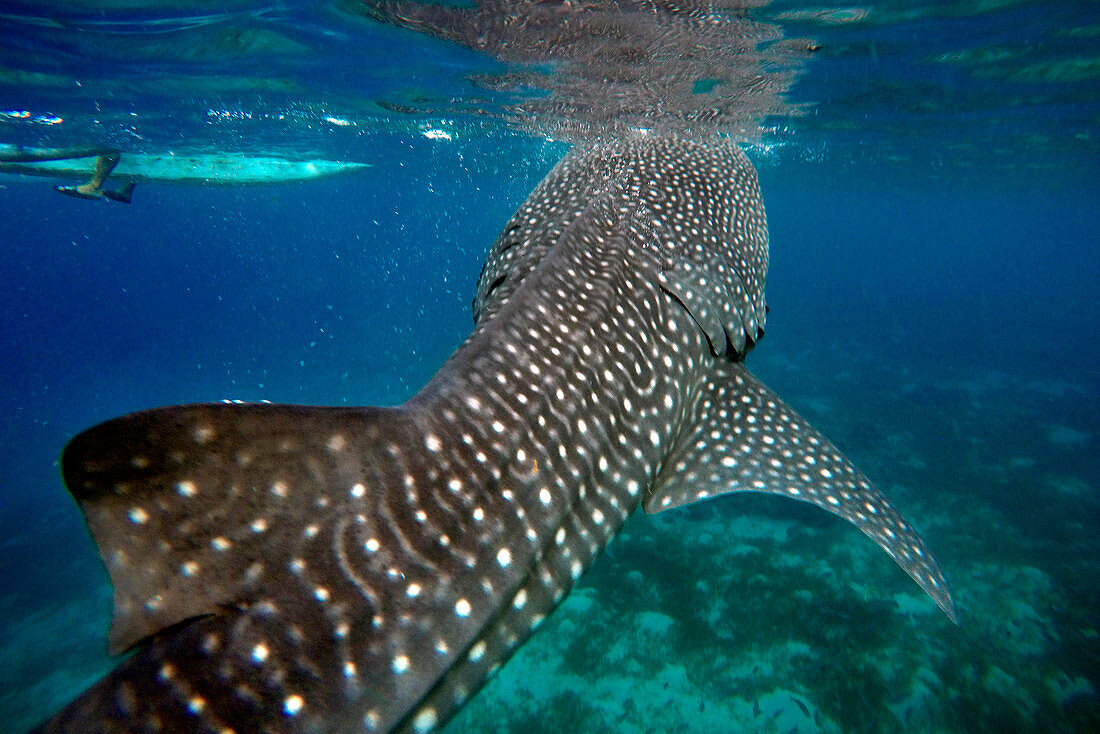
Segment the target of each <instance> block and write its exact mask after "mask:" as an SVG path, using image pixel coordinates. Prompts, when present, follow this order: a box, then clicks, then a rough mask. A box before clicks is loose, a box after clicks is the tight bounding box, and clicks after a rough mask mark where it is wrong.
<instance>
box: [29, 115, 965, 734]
mask: <svg viewBox="0 0 1100 734" xmlns="http://www.w3.org/2000/svg"><path fill="white" fill-rule="evenodd" d="M768 257H769V255H768V230H767V222H766V218H765V214H764V207H763V203H762V201H761V195H760V190H759V184H758V180H757V174H756V172H755V170H754V168H753V166H752V164H751V163H750V161H749V160H748V158H747V157H746V155H745V154H744V152H743V151H742V150H741V149H740V148H739V147H738V146H737V145H736V144H735V143H733V142H732V141H730V140H728V139H725V138H719V137H715V138H713V139H706V140H702V139H694V138H683V137H676V136H660V135H655V134H652V133H649V134H646V133H643V132H638V133H635V134H631V135H624V136H620V137H618V138H616V139H612V140H603V141H598V142H592V143H588V144H583V145H577V146H575V147H574V148H573V149H572V150H571V151H570V152H569V153H567V154H566V155H565V157H564V158H563V159H562V160H561V161H560V162H559V163H558V164H557V165H556V166H555V168H554V169H553V170H552V171H551V172H550V173H549V174H548V175H547V176H546V178H545V179H544V180H543V181H542V182H541V183H540V184H539V185H538V186H537V187H536V188H535V189H534V191H533V192H532V193H531V194H530V196H529V197H528V198H527V200H526V201H525V202H524V203H523V204H522V205H521V206H520V207H519V209H518V210H517V211H516V213H515V215H514V216H513V217H512V218H511V220H510V221H509V222H508V223H507V224H506V226H505V227H504V230H503V232H502V233H501V234H500V235H499V237H498V238H497V240H496V241H495V243H494V244H493V245H492V248H491V250H490V252H489V256H488V259H487V261H486V262H485V265H484V267H483V269H482V271H481V275H480V278H479V281H478V285H477V293H476V297H475V299H474V315H475V327H474V331H473V333H472V334H471V335H470V337H469V338H468V339H467V340H466V341H465V342H464V343H462V345H461V346H460V347H459V348H458V349H457V351H456V352H455V353H454V354H453V355H452V356H451V357H450V358H449V359H448V360H447V362H446V363H445V364H444V365H443V366H442V367H441V368H440V369H439V371H438V372H437V373H436V374H435V375H434V376H433V377H432V378H431V380H430V381H429V382H428V383H427V384H426V385H425V386H424V387H423V388H422V389H421V390H420V391H419V392H417V393H416V394H415V395H414V396H413V397H412V398H411V399H409V400H408V401H407V402H406V403H404V404H403V405H401V406H399V407H393V408H381V407H361V408H348V407H310V406H298V405H276V404H209V405H186V406H176V407H164V408H158V409H153V410H149V411H145V412H140V413H136V414H132V415H128V416H124V417H121V418H117V419H114V420H110V421H108V422H106V423H103V424H100V425H98V426H95V427H93V428H90V429H89V430H87V431H85V432H83V433H81V434H79V435H78V436H76V437H75V438H74V439H73V440H72V441H71V442H70V444H69V445H68V446H67V447H66V449H65V451H64V454H63V457H62V473H63V476H64V480H65V483H66V485H67V487H68V489H69V491H70V492H71V493H72V495H73V497H74V498H75V500H76V502H77V503H78V504H79V506H80V508H81V509H82V511H83V513H84V515H85V517H86V520H87V524H88V527H89V529H90V531H91V533H92V535H93V536H94V538H95V541H96V543H97V544H98V546H99V549H100V551H101V554H102V557H103V560H104V562H105V564H106V566H107V569H108V571H109V574H110V577H111V581H112V584H113V586H114V614H113V621H112V626H111V630H110V635H109V643H110V648H111V650H112V651H113V652H116V653H123V652H130V653H131V654H130V655H129V657H127V658H126V659H125V660H124V662H122V663H121V664H120V666H119V667H118V668H117V669H116V670H114V671H113V672H112V673H110V674H108V675H107V676H106V677H105V678H104V679H102V680H101V681H100V682H98V683H97V684H95V685H93V686H92V687H91V688H90V689H89V690H87V691H86V692H85V693H84V694H82V695H81V696H79V697H78V698H77V699H76V700H75V701H74V702H72V703H71V704H70V705H69V706H67V707H66V708H64V709H63V710H62V711H61V712H60V713H58V714H56V715H55V716H54V717H53V718H51V719H50V720H48V721H47V722H46V723H45V724H43V725H42V726H41V728H40V730H41V731H45V732H116V731H150V732H152V731H157V732H222V733H228V732H238V733H243V732H259V731H264V732H414V733H415V734H426V732H429V731H432V730H434V729H436V728H438V727H439V726H441V725H442V724H443V723H445V722H446V721H447V720H448V719H449V718H450V717H451V716H452V715H453V714H454V713H455V712H456V711H457V710H458V709H459V708H461V706H462V705H463V703H464V702H466V701H467V700H469V699H470V697H471V696H473V695H474V694H475V693H476V692H477V691H478V690H479V688H480V687H481V686H482V685H483V684H484V683H485V681H486V680H487V679H488V678H489V677H490V676H491V675H492V674H493V673H494V672H495V671H496V670H497V669H498V668H499V667H500V666H501V665H502V664H503V663H504V662H505V661H506V660H507V658H508V657H509V656H510V655H511V654H512V653H514V652H515V651H516V649H517V648H518V647H519V646H520V645H521V644H522V643H523V642H524V640H525V639H526V638H527V637H528V636H529V635H530V634H531V633H532V631H533V630H534V629H535V628H537V627H538V625H539V623H540V622H541V621H542V620H543V619H544V618H545V617H546V615H547V614H549V613H550V612H551V611H552V610H553V608H554V607H555V606H556V605H557V604H558V603H559V602H561V600H562V599H563V598H564V597H565V595H566V594H567V593H568V592H569V590H570V589H571V587H573V585H574V584H575V583H576V582H577V580H578V579H579V578H580V577H581V575H582V574H583V573H584V572H585V570H586V569H587V568H588V567H589V565H590V564H591V563H592V562H593V560H594V559H595V558H596V557H597V555H598V554H599V553H600V552H601V550H602V549H603V548H604V546H605V545H606V544H607V543H608V542H609V541H610V539H611V538H613V537H614V536H615V534H616V532H617V531H618V530H619V528H620V527H621V526H622V524H623V523H624V521H625V520H626V519H627V517H628V516H630V515H631V514H632V513H633V512H634V511H635V510H636V509H637V508H638V507H639V506H640V507H642V508H643V509H644V511H645V512H649V513H657V512H662V511H665V510H669V509H672V508H676V507H679V506H682V505H685V504H688V503H691V502H696V501H699V500H704V499H706V498H709V497H714V496H717V495H722V494H726V493H730V492H767V493H774V494H778V495H782V496H786V497H790V498H793V499H796V500H801V501H804V502H810V503H813V504H815V505H817V506H819V507H821V508H824V509H825V510H828V511H829V512H832V513H834V514H836V515H839V516H840V517H843V518H845V519H846V520H849V521H850V522H852V523H853V524H855V526H856V527H857V528H859V530H861V531H862V532H863V533H864V534H865V535H867V536H869V537H870V538H871V539H872V540H873V541H874V542H876V543H877V544H878V545H879V546H881V547H882V548H883V549H884V550H885V551H886V552H887V553H888V554H889V555H890V556H891V557H892V558H893V559H894V560H895V561H896V562H897V563H898V565H900V566H901V568H902V569H903V570H904V571H905V572H906V573H907V574H909V576H911V577H912V579H913V580H914V581H916V583H917V584H919V585H920V586H921V588H923V589H924V590H925V591H926V592H927V593H928V595H929V596H930V597H931V599H932V600H933V601H934V602H935V603H936V604H937V605H938V606H939V607H940V608H941V609H942V610H943V611H944V612H945V613H946V614H947V616H948V617H949V618H951V619H952V620H954V621H957V615H956V611H955V605H954V602H953V600H952V596H951V593H950V591H949V589H948V585H947V582H946V580H945V579H944V576H943V573H942V571H941V569H940V567H939V565H938V564H937V562H936V561H935V559H934V557H933V555H932V553H931V551H930V550H929V549H928V548H927V547H926V545H925V543H924V542H923V541H922V539H921V538H920V537H919V536H918V534H917V533H916V532H915V531H914V529H913V527H912V526H911V525H910V524H909V523H908V522H907V521H906V520H905V519H904V518H903V517H902V515H901V514H900V513H899V512H898V511H897V510H896V509H895V508H894V507H893V506H892V505H891V504H890V503H889V502H888V501H887V499H886V498H885V497H884V496H883V494H882V493H881V492H880V491H879V490H878V489H876V488H875V487H874V486H873V485H872V484H871V483H870V481H869V480H868V479H867V478H866V477H865V476H864V475H863V474H862V473H861V472H860V471H859V470H858V469H856V468H855V467H854V466H853V465H852V464H851V463H850V462H849V461H848V460H847V459H846V458H845V457H844V456H842V455H841V453H840V452H839V451H838V450H837V449H836V448H835V447H834V446H833V444H831V443H830V442H829V441H828V440H827V439H826V438H825V437H824V436H822V435H821V434H820V433H818V431H816V430H815V429H814V428H813V427H812V426H810V425H809V424H808V423H807V422H806V421H805V420H803V419H802V418H801V417H799V415H798V414H797V413H796V412H795V411H794V410H792V409H791V408H790V407H788V406H787V405H786V404H785V403H784V402H783V401H782V400H781V399H780V398H779V397H777V396H776V395H775V394H774V393H772V392H771V390H769V389H768V388H767V387H766V386H765V385H763V384H762V383H761V382H760V381H759V380H758V379H757V378H756V377H754V376H753V375H752V373H751V372H749V370H748V369H747V368H746V355H748V354H749V352H750V350H752V349H753V348H754V346H755V345H756V344H757V342H758V341H759V340H760V338H761V336H762V335H763V333H764V326H765V319H766V316H767V307H766V305H765V301H764V281H765V276H766V273H767V269H768Z"/></svg>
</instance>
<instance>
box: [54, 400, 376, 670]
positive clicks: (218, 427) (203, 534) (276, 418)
mask: <svg viewBox="0 0 1100 734" xmlns="http://www.w3.org/2000/svg"><path fill="white" fill-rule="evenodd" d="M396 412H397V411H391V410H385V409H365V408H360V409H350V408H349V409H345V408H306V407H301V406H289V405H268V404H257V405H226V404H215V405H191V406H178V407H171V408H162V409H158V410H151V411H146V412H142V413H135V414H132V415H129V416H124V417H122V418H117V419H115V420H112V421H108V422H106V423H103V424H100V425H98V426H95V427H94V428H91V429H89V430H87V431H85V432H84V433H81V434H80V435H78V436H76V437H75V438H74V439H73V440H72V441H71V442H70V443H69V445H68V446H67V447H66V449H65V453H64V456H63V458H62V472H63V474H64V478H65V482H66V484H67V486H68V488H69V491H70V492H71V493H72V495H73V497H74V498H75V499H76V500H77V502H78V503H79V504H80V507H81V509H82V510H83V512H84V514H85V516H86V518H87V522H88V527H89V529H90V530H91V533H92V536H93V538H94V539H95V541H96V544H97V545H98V546H99V549H100V553H101V555H102V557H103V560H104V562H105V563H106V566H107V569H108V572H109V573H110V576H111V581H112V583H113V585H114V590H115V591H114V619H113V622H112V628H111V635H110V649H111V652H112V653H119V652H123V651H125V650H128V649H130V648H132V647H134V646H135V645H138V644H139V643H141V642H142V641H144V640H146V639H148V638H150V637H152V636H154V635H156V634H158V633H159V632H161V631H162V630H165V629H168V628H170V627H173V626H175V625H178V624H180V623H181V622H184V621H186V620H191V619H195V618H198V617H203V616H207V615H211V614H216V613H218V612H219V611H221V610H224V609H227V608H241V607H246V606H247V605H248V604H249V603H250V602H252V601H253V600H255V599H256V598H257V596H258V595H261V594H262V595H265V596H264V597H263V598H278V597H279V595H280V593H281V591H280V589H281V588H282V587H283V586H284V585H286V584H288V582H289V577H290V572H289V571H288V570H287V569H288V564H289V563H290V561H291V558H292V554H293V553H294V552H295V550H294V548H295V547H296V546H298V545H299V544H300V543H301V539H302V537H303V536H302V534H303V528H307V527H311V526H312V527H324V526H325V523H326V522H327V520H326V517H327V516H328V515H331V513H332V510H333V509H334V508H337V507H339V506H340V505H341V501H343V500H346V498H347V492H348V488H349V487H352V486H355V485H356V484H362V483H366V484H368V485H369V484H371V481H370V479H369V477H370V476H371V472H372V471H374V472H376V471H377V467H375V468H374V469H370V468H367V469H364V459H367V460H369V459H370V457H371V456H372V455H374V454H375V453H376V452H373V451H371V449H372V448H373V446H371V443H372V442H374V443H377V436H378V435H379V434H380V432H381V430H382V428H383V426H382V423H383V421H380V420H379V415H380V414H382V413H385V414H387V415H390V414H393V413H396ZM384 423H385V426H384V427H385V428H386V429H387V430H390V428H391V427H392V426H393V424H394V421H392V420H386V421H384ZM337 449H339V450H337ZM364 472H366V473H364ZM364 491H365V490H364ZM290 587H291V588H292V587H293V584H290Z"/></svg>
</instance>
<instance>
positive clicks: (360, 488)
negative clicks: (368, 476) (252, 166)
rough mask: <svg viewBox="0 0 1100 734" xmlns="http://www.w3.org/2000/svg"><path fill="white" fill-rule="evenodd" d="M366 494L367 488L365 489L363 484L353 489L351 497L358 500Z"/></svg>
mask: <svg viewBox="0 0 1100 734" xmlns="http://www.w3.org/2000/svg"><path fill="white" fill-rule="evenodd" d="M366 493H367V488H366V487H364V486H363V485H362V484H356V485H355V486H353V487H352V488H351V496H352V497H356V498H358V497H362V496H363V495H364V494H366Z"/></svg>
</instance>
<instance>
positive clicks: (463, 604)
mask: <svg viewBox="0 0 1100 734" xmlns="http://www.w3.org/2000/svg"><path fill="white" fill-rule="evenodd" d="M471 611H472V609H471V607H470V602H468V601H466V600H465V599H459V600H458V601H457V602H455V614H457V615H458V616H460V617H469V616H470V612H471Z"/></svg>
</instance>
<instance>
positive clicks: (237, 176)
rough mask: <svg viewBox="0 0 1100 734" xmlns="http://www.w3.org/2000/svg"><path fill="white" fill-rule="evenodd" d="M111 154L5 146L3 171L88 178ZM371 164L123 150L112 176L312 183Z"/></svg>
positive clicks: (0, 159)
mask: <svg viewBox="0 0 1100 734" xmlns="http://www.w3.org/2000/svg"><path fill="white" fill-rule="evenodd" d="M111 154H117V151H111V150H107V149H92V148H26V147H22V146H13V145H0V173H16V174H22V175H29V176H47V177H51V178H65V179H77V180H86V179H88V178H90V177H91V176H92V174H93V172H94V170H95V167H96V162H97V159H98V158H99V157H100V156H104V155H111ZM369 167H370V164H369V163H353V162H348V161H328V160H291V159H288V158H280V157H277V156H259V155H245V154H236V153H192V154H174V153H157V154H154V153H123V154H122V155H121V156H120V159H119V161H118V163H117V164H116V165H115V167H114V169H113V170H111V172H110V177H111V180H112V181H115V182H117V183H121V184H130V183H144V182H152V183H170V184H177V183H183V184H204V185H222V186H254V185H261V184H276V183H293V182H296V181H308V180H310V179H314V178H325V177H327V176H334V175H336V174H340V173H351V172H354V171H361V170H363V169H365V168H369Z"/></svg>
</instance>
